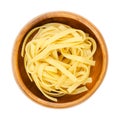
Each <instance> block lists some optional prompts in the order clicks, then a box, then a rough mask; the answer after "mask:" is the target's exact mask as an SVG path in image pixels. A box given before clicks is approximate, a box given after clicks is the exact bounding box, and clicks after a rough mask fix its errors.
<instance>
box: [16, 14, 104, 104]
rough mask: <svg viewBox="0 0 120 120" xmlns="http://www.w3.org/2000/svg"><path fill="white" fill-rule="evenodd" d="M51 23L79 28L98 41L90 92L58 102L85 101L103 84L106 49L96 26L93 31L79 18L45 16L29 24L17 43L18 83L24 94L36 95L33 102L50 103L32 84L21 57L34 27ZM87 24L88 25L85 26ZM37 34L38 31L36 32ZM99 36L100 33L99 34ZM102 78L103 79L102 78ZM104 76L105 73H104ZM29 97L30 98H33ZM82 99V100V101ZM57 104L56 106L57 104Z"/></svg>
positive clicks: (91, 73) (66, 96) (64, 98)
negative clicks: (95, 29)
mask: <svg viewBox="0 0 120 120" xmlns="http://www.w3.org/2000/svg"><path fill="white" fill-rule="evenodd" d="M50 22H59V23H64V24H67V25H69V26H71V27H73V28H77V29H81V30H83V31H84V32H86V33H89V35H90V36H91V37H93V38H94V39H95V40H96V43H97V51H96V53H95V55H94V60H95V61H96V64H95V66H94V67H91V72H90V76H91V77H92V79H93V82H92V83H90V84H87V87H88V89H89V90H88V91H87V92H84V93H81V94H78V95H72V96H71V95H65V96H63V97H60V98H58V102H57V103H70V102H73V101H75V100H78V99H79V102H81V101H83V100H84V99H86V98H87V97H88V96H90V95H91V94H92V92H94V91H95V90H96V89H97V87H98V86H99V83H101V81H102V76H101V72H102V71H103V66H104V59H103V57H104V54H103V47H104V44H103V43H104V42H103V43H102V44H103V46H102V47H101V42H100V41H102V38H101V36H99V35H98V36H97V35H95V33H96V31H94V26H92V27H93V28H92V29H91V25H89V24H88V21H87V22H86V20H85V19H83V18H82V21H81V20H79V18H77V17H76V18H70V17H67V16H62V17H60V16H50V17H48V16H44V17H37V18H35V19H34V20H33V21H32V22H30V23H28V24H27V25H26V26H25V27H24V28H23V29H22V31H21V32H20V34H19V35H18V37H17V42H18V41H19V42H18V43H19V44H17V49H16V55H15V56H16V59H17V61H18V62H17V64H16V65H17V68H18V72H19V78H17V80H18V83H19V84H21V85H20V86H21V87H22V85H24V86H25V88H24V92H25V93H27V92H26V89H27V91H29V93H30V94H31V95H34V96H35V98H32V97H31V98H32V99H33V100H35V99H36V98H37V100H35V101H37V102H39V98H40V99H42V100H43V101H49V100H48V99H47V98H46V97H44V95H43V94H42V93H41V92H40V91H39V90H38V88H37V87H36V85H35V84H34V82H31V81H30V80H29V78H28V76H27V74H26V71H25V68H24V63H23V58H22V57H21V48H22V44H23V40H24V38H25V36H26V34H27V33H28V32H29V31H30V30H31V29H32V28H34V27H37V26H41V25H43V24H45V23H50ZM86 23H87V25H85V24H86ZM36 32H37V31H36ZM97 34H98V33H97ZM34 35H35V33H34V34H33V35H32V36H31V37H30V38H29V39H28V41H30V40H31V38H32V37H33V36H34ZM17 42H16V43H17ZM100 76H101V77H100ZM103 76H104V73H103ZM31 95H29V96H31ZM80 99H81V100H80ZM49 102H50V103H54V102H52V101H49ZM57 103H55V104H57Z"/></svg>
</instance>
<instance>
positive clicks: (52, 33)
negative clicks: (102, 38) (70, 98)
mask: <svg viewBox="0 0 120 120" xmlns="http://www.w3.org/2000/svg"><path fill="white" fill-rule="evenodd" d="M35 31H37V33H36V34H35V35H34V37H33V38H32V40H31V41H29V42H28V39H29V37H30V36H31V35H32V34H33V33H34V32H35ZM96 49H97V46H96V42H95V40H94V39H93V38H92V37H90V36H89V34H88V33H85V32H84V31H82V30H79V29H74V28H72V27H70V26H68V25H65V24H61V23H48V24H45V25H42V26H39V27H36V28H34V29H32V30H31V31H30V32H29V33H28V34H27V35H26V37H25V39H24V42H23V46H22V50H21V56H22V57H23V58H24V66H25V70H26V72H27V75H28V77H29V79H30V80H31V82H34V83H35V84H36V86H37V87H38V89H39V90H40V91H41V93H42V94H43V95H44V96H45V97H46V98H48V99H49V100H51V101H54V102H57V98H58V97H61V96H64V95H66V94H68V95H74V94H80V93H82V92H85V91H87V90H88V88H87V87H86V84H87V83H91V82H92V78H91V77H90V67H91V66H94V65H95V61H94V60H93V55H94V53H95V51H96Z"/></svg>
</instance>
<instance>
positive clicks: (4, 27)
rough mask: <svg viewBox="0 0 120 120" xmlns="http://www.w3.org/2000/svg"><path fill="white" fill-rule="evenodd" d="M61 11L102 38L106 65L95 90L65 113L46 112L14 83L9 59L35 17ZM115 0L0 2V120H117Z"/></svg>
mask: <svg viewBox="0 0 120 120" xmlns="http://www.w3.org/2000/svg"><path fill="white" fill-rule="evenodd" d="M56 10H64V11H70V12H74V13H77V14H79V15H82V16H83V17H85V18H87V19H88V20H90V21H91V22H92V23H93V24H94V25H95V26H96V27H97V28H98V29H99V30H100V31H101V33H102V35H103V36H104V39H105V42H106V45H107V48H108V53H109V63H108V69H107V74H106V76H105V78H104V81H103V83H102V84H101V86H100V87H99V89H98V90H97V91H96V92H95V94H93V96H91V97H90V98H89V99H88V100H87V101H85V102H83V103H82V104H79V105H76V106H74V107H70V108H66V109H53V108H47V107H44V106H41V105H38V104H36V103H35V102H33V101H32V100H31V99H29V98H28V97H26V96H25V95H24V94H23V92H22V91H21V89H20V88H19V87H18V85H17V84H16V82H15V79H14V77H13V73H12V66H11V62H12V61H11V55H12V48H13V44H14V42H15V38H16V36H17V34H18V33H19V31H20V30H21V28H22V27H23V26H24V25H25V24H26V23H27V22H28V21H29V20H31V19H32V18H34V17H35V16H37V15H40V14H43V13H46V12H48V11H49V12H50V11H56ZM119 36H120V4H119V0H0V120H7V119H9V120H10V119H13V120H15V119H17V120H23V119H24V120H25V119H27V120H33V119H34V120H35V119H44V120H47V119H50V120H56V119H57V120H63V119H67V120H69V119H74V120H76V119H81V120H88V119H91V120H102V119H110V120H113V119H114V120H120V114H119V113H120V73H119V72H120V37H119Z"/></svg>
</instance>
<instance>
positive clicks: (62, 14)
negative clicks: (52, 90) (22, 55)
mask: <svg viewBox="0 0 120 120" xmlns="http://www.w3.org/2000/svg"><path fill="white" fill-rule="evenodd" d="M66 16H67V17H68V18H72V19H75V20H77V21H78V22H82V23H84V25H85V26H87V27H88V28H89V29H90V30H91V31H92V32H93V33H94V35H97V38H98V40H99V42H100V44H102V46H101V49H102V54H103V56H105V57H106V59H104V61H103V64H104V66H102V71H101V74H100V76H99V80H98V81H97V82H96V84H95V85H94V87H93V88H92V89H91V90H90V91H89V92H88V93H87V94H85V95H84V96H82V97H80V98H79V99H76V100H74V101H71V102H66V103H55V102H50V101H46V100H43V99H41V98H39V97H37V96H36V95H34V94H33V93H32V92H31V91H30V90H29V89H28V88H27V87H26V86H25V84H24V83H23V81H22V78H21V76H20V73H19V70H18V63H17V54H18V53H17V52H18V48H19V45H20V43H21V41H22V40H19V39H20V34H22V33H23V32H24V30H25V31H28V30H29V29H30V27H31V26H32V25H31V23H32V24H36V23H37V22H38V19H39V20H40V18H41V20H42V19H43V20H44V19H46V18H47V19H48V18H52V17H66ZM26 27H27V29H26ZM107 66H108V51H107V46H106V43H105V40H104V38H103V36H102V34H101V33H100V31H99V30H98V28H97V27H96V26H95V25H94V24H93V23H91V22H90V21H89V20H87V19H86V18H84V17H82V16H81V15H78V14H76V13H72V12H67V11H53V12H47V13H44V14H40V15H38V16H37V17H35V18H33V19H32V20H30V21H29V22H28V23H27V24H26V25H25V26H23V28H22V29H21V31H20V32H19V33H18V36H17V38H16V40H15V43H14V46H13V52H12V70H13V75H14V78H15V80H16V82H17V84H18V85H19V87H20V88H21V89H22V91H23V93H25V94H26V95H27V96H28V97H29V98H31V99H32V100H33V101H35V102H37V103H38V104H41V105H43V106H47V107H52V108H66V107H71V106H74V105H77V104H80V103H82V102H83V101H85V100H87V99H88V98H89V97H90V96H91V95H92V94H93V93H94V92H95V91H96V90H97V89H98V87H99V86H100V84H101V83H102V81H103V79H104V77H105V74H106V72H107Z"/></svg>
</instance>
